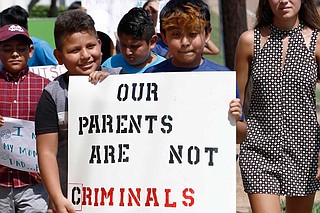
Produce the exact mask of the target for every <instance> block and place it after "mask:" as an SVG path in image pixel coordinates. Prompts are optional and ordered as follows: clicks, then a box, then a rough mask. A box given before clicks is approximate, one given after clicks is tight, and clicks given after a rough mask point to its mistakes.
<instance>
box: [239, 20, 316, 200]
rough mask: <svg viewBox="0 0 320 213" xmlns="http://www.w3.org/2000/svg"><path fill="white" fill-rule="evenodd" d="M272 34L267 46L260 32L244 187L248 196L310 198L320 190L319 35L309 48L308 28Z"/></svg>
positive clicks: (243, 165)
mask: <svg viewBox="0 0 320 213" xmlns="http://www.w3.org/2000/svg"><path fill="white" fill-rule="evenodd" d="M270 29H271V35H270V37H269V38H268V40H267V42H266V43H265V44H264V45H263V46H262V47H261V41H260V30H259V29H258V28H256V29H255V30H254V59H253V62H252V65H251V72H250V77H251V81H252V94H251V103H250V107H249V114H248V117H247V122H248V135H247V138H246V140H245V141H244V142H243V143H242V144H241V147H240V158H239V163H240V169H241V174H242V178H243V185H244V189H245V191H246V192H247V193H263V194H277V195H285V196H305V195H308V194H311V193H314V192H316V191H317V190H318V189H319V186H320V182H319V181H317V180H316V179H315V176H316V174H317V163H318V161H317V159H318V153H319V147H320V137H319V133H320V132H319V130H320V129H319V125H318V122H317V117H316V103H315V89H316V81H317V79H318V65H317V63H316V61H315V47H316V40H317V37H318V31H317V30H315V31H314V32H313V33H312V37H311V41H310V44H308V45H306V42H305V39H304V38H303V35H302V29H303V24H302V23H300V24H299V26H298V27H297V28H295V29H291V30H280V29H277V28H276V27H275V26H270ZM286 36H288V37H289V41H288V48H287V52H286V58H285V62H284V63H283V62H282V61H283V54H282V52H283V38H284V37H286Z"/></svg>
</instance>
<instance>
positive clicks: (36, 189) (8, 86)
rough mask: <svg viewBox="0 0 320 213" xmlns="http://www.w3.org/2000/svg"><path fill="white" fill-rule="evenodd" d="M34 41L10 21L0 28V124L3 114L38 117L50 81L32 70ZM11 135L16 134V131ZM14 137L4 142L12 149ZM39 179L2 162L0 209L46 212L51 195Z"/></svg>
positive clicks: (22, 117) (5, 210) (28, 118)
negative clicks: (42, 95)
mask: <svg viewBox="0 0 320 213" xmlns="http://www.w3.org/2000/svg"><path fill="white" fill-rule="evenodd" d="M32 44H33V42H32V40H31V38H30V36H29V34H28V31H27V30H26V29H25V28H23V27H21V26H20V25H16V24H8V25H5V26H3V27H1V28H0V60H1V63H2V65H3V67H2V68H1V71H0V126H3V125H4V122H5V121H4V120H3V117H10V118H17V119H23V120H27V121H34V119H35V117H34V116H35V111H36V106H37V103H38V101H39V98H40V96H41V93H42V90H43V88H44V87H45V86H46V85H47V84H48V83H49V80H48V79H45V78H43V77H41V76H39V75H36V74H34V73H32V72H30V71H29V67H28V59H29V58H31V56H32V54H33V51H34V47H33V45H32ZM2 116H3V117H2ZM3 131H5V130H3ZM10 134H11V136H13V135H14V133H13V132H12V133H10ZM11 136H10V137H11ZM20 137H28V136H26V135H20ZM13 140H14V139H13V138H12V137H11V138H10V140H8V141H5V142H6V143H7V145H8V144H9V145H10V146H11V147H12V149H18V148H19V147H16V146H14V145H15V144H14V143H13V142H14V141H13ZM24 141H26V140H24ZM1 142H3V140H1ZM1 145H2V143H1ZM3 145H5V144H3ZM3 145H2V146H3ZM11 152H12V151H11ZM3 157H4V156H3ZM7 157H8V156H7ZM8 158H9V160H10V162H15V163H14V164H15V165H17V164H18V165H23V163H24V162H22V161H20V162H18V160H16V159H11V158H14V156H9V157H8ZM40 182H41V178H40V176H38V174H36V173H29V172H25V171H20V170H16V169H13V168H9V167H6V166H2V165H0V209H1V210H0V211H1V212H46V211H47V207H48V204H47V203H48V195H47V192H46V190H45V188H44V186H43V184H42V183H40Z"/></svg>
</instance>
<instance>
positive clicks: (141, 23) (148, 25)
mask: <svg viewBox="0 0 320 213" xmlns="http://www.w3.org/2000/svg"><path fill="white" fill-rule="evenodd" d="M117 33H118V36H120V35H122V34H126V35H131V36H132V37H133V38H134V39H136V40H145V41H146V42H147V44H149V42H150V40H151V38H152V36H153V35H155V29H154V24H153V20H152V17H151V16H150V15H149V13H148V12H147V11H146V10H145V9H143V8H137V7H134V8H132V9H131V10H129V12H128V13H126V14H125V15H124V16H123V17H122V19H121V20H120V22H119V25H118V29H117Z"/></svg>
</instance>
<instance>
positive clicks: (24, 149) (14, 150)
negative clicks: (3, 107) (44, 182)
mask: <svg viewBox="0 0 320 213" xmlns="http://www.w3.org/2000/svg"><path fill="white" fill-rule="evenodd" d="M0 143H1V147H0V164H1V165H4V166H7V167H10V168H14V169H17V170H22V171H27V172H38V171H39V168H38V167H39V166H38V154H37V151H36V136H35V134H34V122H33V121H26V120H20V119H15V118H8V117H4V126H2V127H0Z"/></svg>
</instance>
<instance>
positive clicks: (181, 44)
mask: <svg viewBox="0 0 320 213" xmlns="http://www.w3.org/2000/svg"><path fill="white" fill-rule="evenodd" d="M162 38H163V39H164V42H165V43H166V44H167V45H168V47H169V50H170V53H171V54H172V57H173V59H172V63H173V65H174V66H176V67H185V68H191V67H196V66H199V65H200V64H201V63H202V53H203V49H204V46H205V43H206V42H207V41H208V40H209V38H210V32H209V33H206V32H205V30H202V31H201V32H199V31H197V30H191V31H186V32H184V28H183V27H176V28H173V29H170V30H167V31H166V35H165V36H164V35H162Z"/></svg>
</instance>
